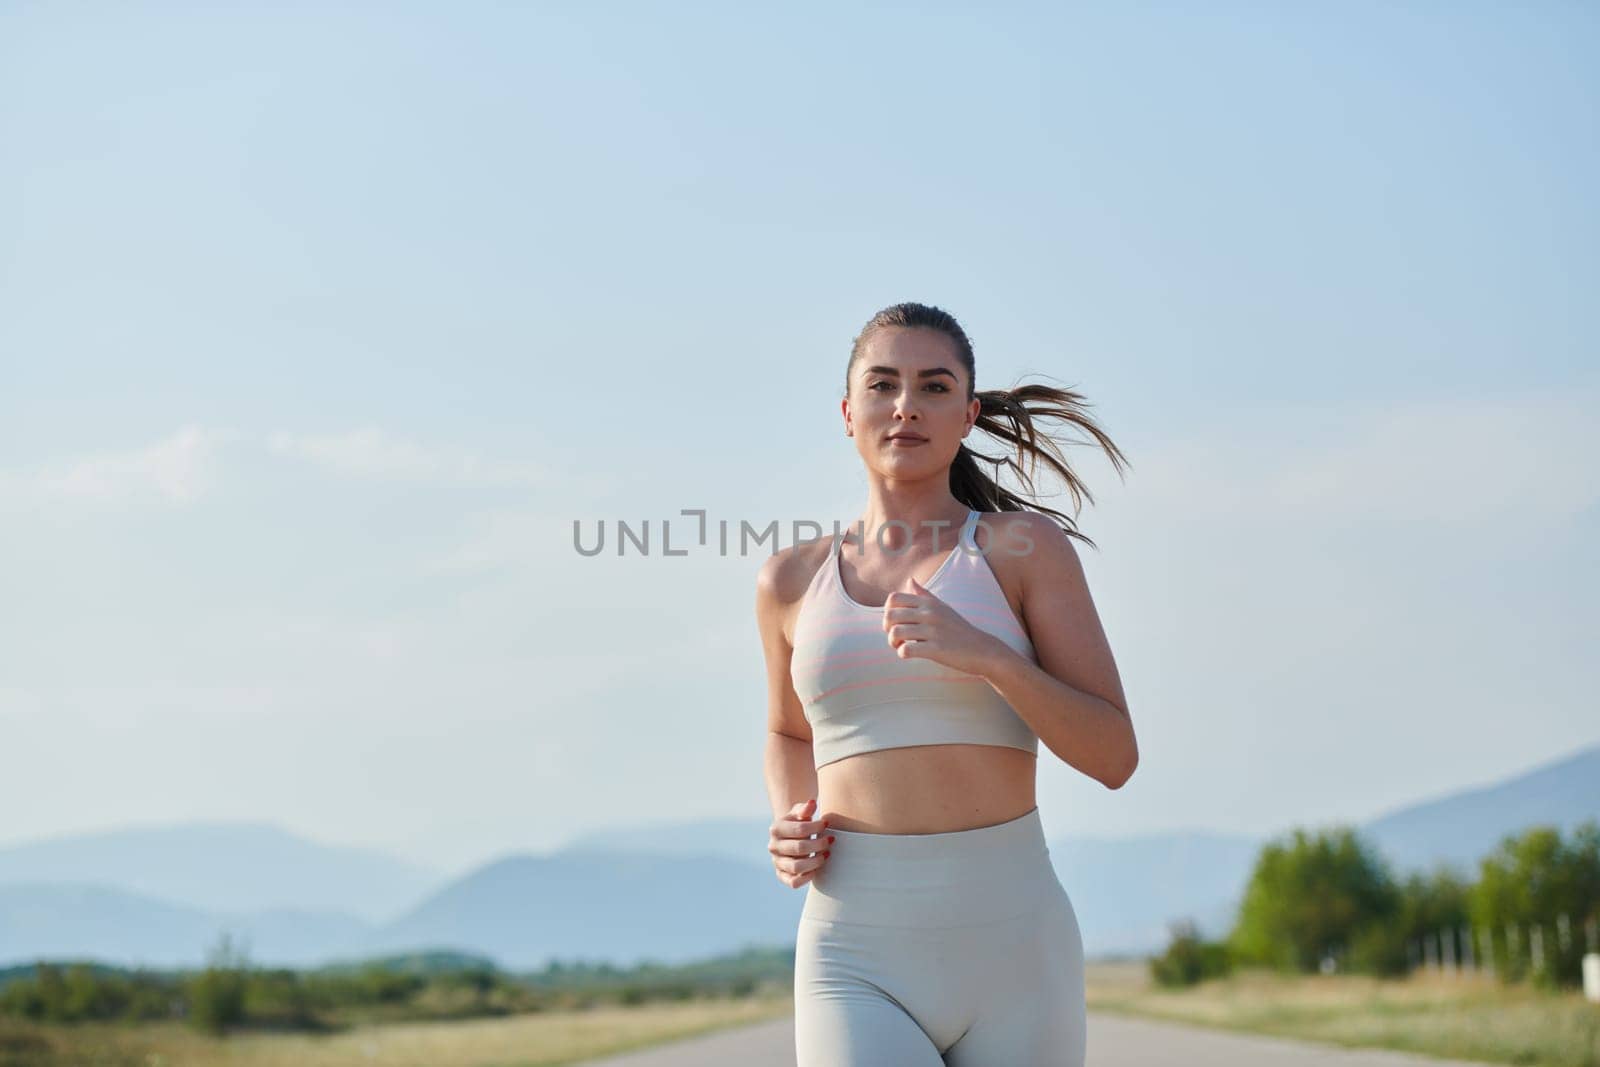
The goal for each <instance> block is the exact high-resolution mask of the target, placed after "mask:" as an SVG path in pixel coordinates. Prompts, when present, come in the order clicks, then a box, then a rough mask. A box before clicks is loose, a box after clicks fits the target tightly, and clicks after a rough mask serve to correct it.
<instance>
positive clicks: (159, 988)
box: [0, 934, 793, 1059]
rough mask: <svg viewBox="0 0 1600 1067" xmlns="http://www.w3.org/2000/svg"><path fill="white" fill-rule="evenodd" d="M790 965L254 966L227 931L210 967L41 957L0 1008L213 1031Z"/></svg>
mask: <svg viewBox="0 0 1600 1067" xmlns="http://www.w3.org/2000/svg"><path fill="white" fill-rule="evenodd" d="M792 966H793V952H792V950H791V951H788V952H784V951H782V950H772V949H749V950H747V951H745V952H742V953H740V954H738V955H733V956H726V957H722V958H720V959H715V960H707V961H702V962H701V963H697V964H690V965H685V966H666V965H662V964H657V963H651V962H648V961H647V962H643V963H640V964H638V965H636V966H632V967H615V966H611V965H608V964H604V963H598V964H586V963H583V962H581V961H578V962H569V963H562V962H559V961H556V962H552V963H550V964H549V965H548V966H546V967H545V968H544V969H543V970H541V971H536V972H531V973H527V974H515V975H513V974H510V973H507V972H504V971H501V970H499V969H498V968H496V967H495V966H494V965H493V964H492V963H491V962H489V961H487V960H481V959H478V960H471V959H464V958H461V957H458V956H456V955H455V954H443V957H442V958H433V957H429V958H424V959H420V960H419V959H415V958H413V959H402V960H391V961H371V962H368V963H366V964H363V965H358V966H346V967H333V968H324V969H319V970H311V971H297V970H292V969H288V968H265V967H258V966H254V965H252V964H251V962H250V960H249V959H248V956H247V954H246V953H245V951H244V950H243V949H242V948H241V947H240V946H239V945H238V944H237V942H235V941H234V939H233V938H231V937H230V936H228V935H227V934H224V935H223V936H222V937H221V938H220V939H219V941H218V943H217V944H216V945H215V946H214V947H213V948H212V950H211V951H210V952H209V953H208V955H207V961H206V965H205V967H204V968H203V969H200V970H195V971H178V972H171V973H166V972H158V971H153V970H134V971H125V970H122V969H119V968H114V967H105V966H99V965H91V964H83V963H77V964H72V965H69V966H61V965H56V964H51V963H47V962H43V961H41V962H39V963H37V964H35V965H34V967H33V973H32V974H31V975H28V976H25V977H19V978H15V979H13V980H11V981H9V982H6V983H5V984H3V985H0V1016H12V1017H17V1018H25V1019H31V1020H34V1021H38V1022H53V1023H74V1022H84V1021H88V1020H109V1019H121V1020H128V1021H139V1020H155V1019H182V1020H185V1021H186V1022H188V1023H189V1024H190V1025H192V1026H194V1027H195V1028H197V1029H199V1030H203V1031H206V1032H208V1033H214V1034H221V1033H226V1032H228V1031H230V1030H234V1029H239V1028H244V1027H251V1028H268V1029H293V1030H305V1031H320V1030H328V1029H333V1028H336V1027H339V1026H344V1025H348V1024H350V1023H352V1022H356V1021H370V1020H376V1019H449V1018H471V1017H478V1016H491V1015H509V1014H514V1013H520V1012H534V1011H563V1010H582V1009H584V1008H589V1007H593V1006H595V1005H597V1004H601V1003H613V1004H637V1003H642V1002H645V1001H651V1000H685V999H690V998H693V997H698V996H736V997H739V996H749V995H752V994H754V993H757V992H759V991H760V990H761V988H763V987H767V986H773V985H777V984H780V982H781V981H782V980H786V979H787V976H788V973H789V972H790V970H791V969H792ZM0 1059H3V1057H0Z"/></svg>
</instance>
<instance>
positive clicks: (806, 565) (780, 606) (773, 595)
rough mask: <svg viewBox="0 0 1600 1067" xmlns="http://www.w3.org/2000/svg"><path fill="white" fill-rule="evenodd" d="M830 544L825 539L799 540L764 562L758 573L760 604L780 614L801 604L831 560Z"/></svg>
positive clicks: (828, 540)
mask: <svg viewBox="0 0 1600 1067" xmlns="http://www.w3.org/2000/svg"><path fill="white" fill-rule="evenodd" d="M830 543H831V539H830V538H829V537H826V536H824V537H817V538H813V539H812V540H809V541H796V542H795V543H794V544H792V545H789V546H788V547H786V548H780V549H778V550H777V551H776V552H774V553H773V554H772V555H771V556H768V557H767V558H766V559H765V560H763V561H762V563H761V567H760V569H759V570H758V571H757V572H756V597H757V601H758V603H759V604H762V605H765V606H767V607H770V608H774V609H777V610H780V611H785V610H787V609H789V608H792V607H793V606H794V605H796V604H798V603H799V602H800V600H801V598H802V597H804V596H805V595H806V590H807V589H809V588H810V587H811V581H812V579H813V578H815V577H816V576H817V571H818V569H819V568H820V567H821V566H822V561H823V560H824V559H826V558H827V557H828V549H829V547H830Z"/></svg>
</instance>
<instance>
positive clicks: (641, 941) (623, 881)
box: [0, 745, 1600, 969]
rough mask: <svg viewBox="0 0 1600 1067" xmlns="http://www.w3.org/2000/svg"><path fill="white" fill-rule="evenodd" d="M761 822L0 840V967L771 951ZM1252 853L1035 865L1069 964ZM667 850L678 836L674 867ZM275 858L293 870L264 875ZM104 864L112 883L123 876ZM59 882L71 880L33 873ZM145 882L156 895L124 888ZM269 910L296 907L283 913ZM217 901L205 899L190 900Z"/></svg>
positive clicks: (1428, 827) (1538, 817) (1184, 851)
mask: <svg viewBox="0 0 1600 1067" xmlns="http://www.w3.org/2000/svg"><path fill="white" fill-rule="evenodd" d="M1585 819H1600V745H1597V746H1593V747H1591V748H1587V749H1584V750H1581V751H1579V752H1577V753H1575V754H1573V755H1571V756H1567V757H1563V758H1562V759H1559V760H1556V761H1552V762H1550V763H1547V764H1545V765H1542V766H1539V767H1536V768H1534V769H1532V770H1529V771H1527V772H1524V773H1522V774H1519V775H1516V776H1514V777H1511V778H1508V779H1506V780H1505V781H1502V782H1498V783H1494V784H1491V785H1487V786H1481V787H1474V788H1471V789H1467V790H1462V791H1460V792H1458V793H1454V794H1451V795H1449V796H1445V797H1440V798H1435V799H1431V800H1428V801H1424V802H1421V803H1418V804H1414V805H1410V806H1408V807H1405V808H1402V809H1400V810H1397V811H1394V812H1391V813H1388V814H1386V815H1384V816H1382V817H1381V818H1378V819H1375V820H1373V821H1372V822H1370V823H1369V824H1367V825H1364V826H1357V827H1356V828H1357V829H1358V831H1359V832H1360V833H1361V834H1362V835H1363V836H1364V837H1366V838H1367V839H1368V840H1370V841H1371V842H1373V844H1374V845H1375V846H1376V847H1377V848H1378V849H1379V850H1380V852H1382V854H1383V855H1384V856H1385V857H1386V858H1387V859H1388V860H1389V862H1390V864H1391V867H1392V869H1393V870H1394V871H1395V873H1396V874H1397V875H1401V876H1403V875H1404V874H1406V873H1409V872H1411V871H1425V870H1428V869H1430V868H1432V867H1434V866H1436V865H1437V864H1439V863H1446V864H1450V865H1453V866H1458V867H1462V866H1465V868H1466V873H1467V874H1468V876H1469V877H1470V876H1471V874H1472V872H1471V867H1472V865H1475V864H1476V862H1477V860H1478V859H1480V858H1481V857H1482V856H1483V855H1485V854H1486V853H1488V852H1489V851H1490V850H1491V849H1493V848H1494V847H1495V845H1496V844H1497V843H1498V842H1499V840H1500V839H1501V838H1502V837H1503V836H1505V835H1506V834H1511V833H1517V832H1520V831H1521V830H1523V829H1526V828H1527V827H1529V826H1532V825H1537V824H1549V825H1556V826H1559V827H1561V829H1562V830H1563V832H1569V831H1570V830H1571V829H1572V828H1573V827H1574V826H1576V825H1577V824H1578V823H1579V822H1582V821H1584V820H1585ZM768 825H769V820H768V819H766V818H762V819H713V820H699V821H695V822H690V823H672V824H657V825H653V826H647V827H627V828H620V829H617V830H606V831H597V832H593V833H588V834H584V835H581V836H580V837H578V838H575V839H574V840H572V841H570V842H568V843H567V844H566V845H564V846H562V847H561V848H559V849H556V850H555V851H553V852H550V853H547V854H544V855H525V854H521V855H510V856H505V857H501V858H499V859H497V860H494V861H492V862H489V863H487V864H484V865H483V866H481V867H479V868H477V869H475V870H472V871H470V872H468V873H467V874H465V875H463V876H461V877H459V878H454V879H437V878H436V877H435V876H430V874H429V873H428V872H427V871H425V870H422V869H420V868H417V867H415V866H414V865H410V864H405V863H403V862H401V861H398V860H394V859H392V858H391V857H385V856H383V855H382V854H381V853H374V852H371V851H368V850H359V849H357V850H340V849H337V848H334V847H332V846H324V845H313V844H311V843H309V842H303V841H299V839H296V838H293V837H292V835H288V834H284V833H283V832H282V831H278V830H276V829H274V828H271V827H263V826H260V825H259V824H249V825H246V826H245V827H242V828H239V827H233V828H232V829H236V830H238V831H239V836H238V837H237V838H236V839H234V840H233V841H232V842H231V843H230V841H229V840H228V836H229V835H228V831H229V829H230V828H229V827H228V826H226V825H220V826H219V825H210V826H205V827H199V828H188V829H195V830H198V831H200V832H199V833H197V834H193V835H190V836H189V837H188V838H187V839H186V838H185V836H184V834H183V831H184V830H185V829H186V828H184V827H175V828H171V829H170V830H169V831H167V832H166V836H165V837H162V836H160V832H157V833H156V836H155V837H151V836H150V834H151V832H150V831H122V832H109V833H106V834H101V835H93V836H88V837H79V838H74V839H70V840H69V841H67V842H60V843H56V844H58V845H65V846H67V847H64V848H58V849H56V850H51V849H50V848H47V847H46V845H48V844H50V843H41V844H33V845H24V846H12V847H10V848H6V849H0V966H4V965H6V964H8V963H15V962H23V961H26V960H28V959H30V958H33V957H35V956H47V957H64V956H72V957H92V958H96V959H102V960H106V961H108V962H119V963H130V964H131V963H144V964H147V965H151V966H182V965H192V964H196V963H199V962H201V961H202V960H203V958H204V952H205V950H206V948H207V946H209V945H210V944H212V943H213V942H214V941H215V937H216V935H217V934H218V933H219V932H220V931H221V930H222V929H224V928H226V929H228V930H230V931H233V932H235V933H236V934H238V935H239V936H241V937H242V938H243V939H244V941H245V943H246V945H247V947H248V948H249V950H250V954H251V958H252V959H255V960H256V961H258V962H262V963H273V964H275V965H280V966H313V965H317V964H320V963H326V962H331V961H336V960H341V959H344V960H348V959H355V958H360V957H364V956H370V955H377V954H385V953H393V952H409V951H426V950H438V951H446V950H454V951H461V952H470V953H475V954H478V955H482V956H485V957H488V958H491V959H493V960H495V961H496V962H497V963H499V964H500V965H501V966H504V967H508V968H512V969H528V968H538V967H542V966H544V964H545V963H547V962H548V961H549V960H550V959H551V958H560V959H566V960H571V959H585V960H590V961H600V960H609V961H611V962H614V963H618V964H620V965H626V964H629V963H634V962H638V961H640V960H644V959H654V960H657V961H660V962H664V963H675V962H686V961H688V960H692V959H696V958H699V957H704V956H709V955H714V954H717V953H721V952H725V951H736V950H738V949H739V948H742V947H744V946H747V945H768V944H788V943H792V942H793V938H794V926H795V923H796V921H797V920H798V917H799V911H800V907H801V906H802V904H803V903H804V896H803V893H804V891H803V890H801V891H795V890H790V889H788V888H787V887H786V886H783V885H782V884H781V883H779V882H778V880H777V879H776V878H775V877H774V876H773V874H772V871H771V867H770V864H769V860H768V857H767V853H766V848H765V844H766V840H767V827H768ZM263 831H266V833H263ZM285 839H287V842H288V843H287V844H286V842H285ZM153 840H154V841H158V842H162V843H164V844H165V847H166V848H167V849H168V850H169V852H168V853H167V854H166V855H167V858H168V860H169V861H173V862H178V860H177V859H175V858H174V857H175V856H178V854H179V853H181V850H182V847H183V845H182V842H184V841H185V840H187V841H188V842H189V843H190V847H194V842H196V841H204V842H208V847H207V848H206V849H205V850H204V851H203V852H200V853H198V854H195V855H189V856H183V857H181V862H182V863H188V864H203V863H210V864H212V865H213V866H216V867H217V869H215V870H212V871H209V872H207V873H206V875H205V876H204V877H201V876H198V875H195V874H194V873H193V872H190V873H188V874H185V873H184V872H183V871H181V870H179V871H176V872H166V873H165V874H164V873H163V872H162V871H160V870H158V869H156V868H155V867H153V864H157V863H158V862H159V861H158V860H157V859H156V858H154V856H159V855H161V853H160V852H159V850H157V852H156V853H155V854H154V856H153V854H152V853H151V852H149V851H144V850H142V849H141V847H140V845H141V844H144V845H149V844H150V843H151V842H152V841H153ZM1264 840H1265V839H1264V838H1257V837H1252V836H1249V835H1236V834H1221V833H1205V832H1192V831H1183V832H1173V833H1158V834H1146V835H1140V836H1137V837H1130V838H1122V839H1106V838H1074V837H1067V838H1062V839H1058V840H1055V841H1052V842H1050V854H1051V859H1052V861H1053V863H1054V864H1055V867H1056V871H1057V874H1058V876H1059V877H1060V879H1061V882H1062V884H1063V885H1064V886H1065V887H1066V889H1067V891H1068V893H1069V894H1070V896H1071V897H1072V900H1073V904H1074V908H1075V910H1076V911H1077V913H1078V916H1079V921H1080V924H1081V926H1082V929H1083V935H1084V945H1085V950H1086V952H1087V953H1088V954H1089V955H1091V956H1101V955H1113V954H1115V955H1122V954H1130V955H1138V954H1143V953H1146V952H1152V951H1158V950H1159V949H1160V948H1161V947H1162V946H1163V945H1164V944H1165V943H1166V939H1167V934H1168V925H1169V923H1170V922H1171V921H1173V920H1174V919H1177V918H1180V917H1189V918H1193V919H1195V920H1196V921H1197V922H1198V923H1199V925H1200V927H1201V929H1202V930H1203V931H1204V932H1206V933H1207V934H1208V935H1210V936H1219V935H1220V934H1222V933H1223V932H1225V930H1226V929H1227V928H1228V927H1229V926H1230V925H1231V923H1232V918H1233V913H1234V909H1235V908H1236V906H1237V900H1238V896H1239V894H1240V893H1241V892H1242V890H1243V888H1244V883H1245V880H1246V879H1247V878H1248V876H1249V872H1250V869H1251V867H1252V866H1253V864H1254V862H1255V857H1256V855H1257V852H1258V851H1259V849H1260V847H1261V845H1262V844H1263V843H1264ZM685 841H690V842H693V850H694V851H693V852H692V853H690V854H685V852H684V844H683V843H684V842H685ZM102 845H103V846H105V847H104V848H103V849H101V851H99V852H98V853H97V851H96V848H97V846H102ZM256 846H265V848H266V851H265V854H250V850H251V849H252V848H254V847H256ZM240 850H242V851H243V852H245V853H247V855H246V858H245V861H244V862H243V863H242V865H238V866H235V867H233V868H229V867H227V866H226V864H227V863H229V862H231V860H230V859H228V858H227V857H236V856H237V854H238V852H239V851H240ZM330 852H331V853H334V854H335V855H332V856H330V855H329V853H330ZM218 856H221V857H224V859H223V860H222V861H221V862H220V863H219V861H218V860H217V858H216V857H218ZM295 856H302V857H306V858H307V861H308V864H309V866H308V867H306V868H297V867H294V866H284V863H285V858H286V857H288V858H290V859H291V860H292V858H293V857H295ZM130 857H133V859H134V860H135V861H130ZM123 863H127V865H128V871H129V874H130V877H127V878H124V877H123V867H122V864H123ZM267 868H271V870H270V872H268V871H266V869H267ZM62 870H68V871H75V872H77V874H78V875H79V876H80V877H81V880H73V879H64V878H61V877H58V876H56V874H55V873H53V872H60V871H62ZM330 872H331V875H330ZM385 872H389V873H394V874H395V877H396V878H397V879H400V880H401V882H402V884H400V885H398V886H397V885H389V886H387V887H384V888H383V889H382V890H381V891H380V890H379V889H378V888H375V887H374V888H371V889H370V892H371V893H372V894H373V896H372V897H371V898H366V897H363V894H365V893H367V892H369V889H368V887H372V886H373V883H374V880H376V879H379V878H381V877H382V876H383V875H384V874H385ZM395 872H398V873H395ZM341 873H342V877H341ZM258 875H262V876H263V877H265V879H266V880H265V881H264V882H261V883H259V884H251V885H249V886H247V887H245V888H243V889H240V893H239V894H238V895H239V896H240V899H243V900H245V901H247V902H248V901H252V900H253V901H257V902H260V901H267V900H271V901H277V902H279V903H278V904H275V905H273V906H268V907H250V906H244V907H236V906H227V901H228V899H229V893H230V891H231V889H232V888H238V887H239V886H240V885H242V884H243V883H245V882H248V881H250V880H251V879H254V878H256V877H257V876H258ZM231 880H237V881H231ZM152 881H154V882H156V883H164V884H165V887H166V889H167V891H168V892H164V893H151V892H148V891H144V890H142V889H141V888H140V886H141V885H145V886H147V885H149V884H150V883H151V882H152ZM169 893H170V895H169ZM185 894H186V895H185ZM402 898H403V899H402ZM284 899H293V900H296V901H297V902H298V906H296V907H283V906H281V901H283V900H284ZM352 899H357V900H358V901H359V902H360V903H363V904H364V905H366V907H365V914H363V913H362V912H361V911H360V910H357V909H354V908H347V907H345V906H347V905H349V904H350V902H351V900H352ZM219 901H220V902H222V903H223V904H224V905H225V906H221V907H211V906H207V904H208V903H216V902H219ZM319 901H320V906H319ZM380 903H381V904H382V905H383V906H382V907H379V906H378V905H379V904H380ZM386 913H387V914H386Z"/></svg>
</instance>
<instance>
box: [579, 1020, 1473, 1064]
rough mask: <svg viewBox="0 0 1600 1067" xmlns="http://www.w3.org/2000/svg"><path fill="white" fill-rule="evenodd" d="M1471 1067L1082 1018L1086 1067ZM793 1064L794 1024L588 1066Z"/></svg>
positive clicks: (727, 1033)
mask: <svg viewBox="0 0 1600 1067" xmlns="http://www.w3.org/2000/svg"><path fill="white" fill-rule="evenodd" d="M1176 1063H1181V1064H1183V1065H1184V1067H1281V1065H1288V1067H1470V1065H1469V1064H1467V1063H1465V1062H1464V1061H1461V1060H1438V1059H1432V1058H1429V1057H1423V1056H1410V1055H1406V1054H1404V1053H1399V1052H1378V1051H1346V1050H1344V1049H1339V1048H1330V1047H1328V1046H1325V1045H1311V1044H1306V1043H1304V1042H1300V1041H1286V1040H1283V1039H1281V1038H1275V1037H1257V1036H1254V1035H1250V1034H1233V1033H1225V1032H1223V1031H1220V1030H1204V1029H1200V1028H1197V1027H1192V1026H1183V1025H1180V1024H1178V1023H1166V1022H1153V1021H1150V1020H1146V1019H1129V1018H1126V1017H1124V1016H1118V1015H1105V1014H1101V1013H1097V1012H1090V1013H1089V1067H1171V1065H1172V1064H1176ZM769 1064H770V1065H772V1067H785V1065H788V1067H793V1065H794V1019H793V1018H786V1019H777V1020H774V1021H771V1022H764V1023H757V1024H755V1025H753V1026H743V1027H738V1028H736V1029H732V1030H723V1031H721V1032H719V1033H716V1034H712V1035H710V1036H708V1037H699V1038H691V1039H688V1040H685V1041H679V1042H675V1043H673V1044H671V1045H662V1046H658V1047H656V1048H654V1049H647V1050H645V1051H642V1052H631V1053H628V1054H627V1055H625V1056H615V1057H612V1058H610V1059H604V1060H591V1061H589V1063H588V1065H587V1067H750V1065H759V1067H767V1065H769Z"/></svg>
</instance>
